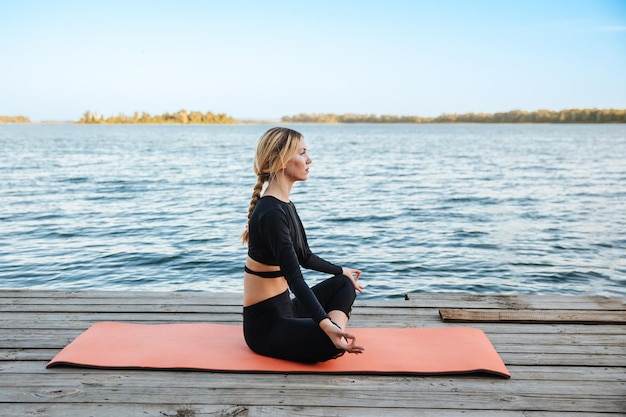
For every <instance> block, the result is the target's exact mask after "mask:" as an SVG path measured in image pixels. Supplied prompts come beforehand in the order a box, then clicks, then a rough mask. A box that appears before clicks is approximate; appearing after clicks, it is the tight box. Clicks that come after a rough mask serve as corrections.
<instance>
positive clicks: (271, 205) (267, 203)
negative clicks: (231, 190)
mask: <svg viewBox="0 0 626 417" xmlns="http://www.w3.org/2000/svg"><path fill="white" fill-rule="evenodd" d="M288 205H289V203H285V202H283V201H281V200H279V199H278V198H276V197H273V196H271V195H267V196H263V197H261V198H260V199H259V201H257V203H256V207H255V208H254V211H255V212H257V213H258V214H259V215H267V214H269V213H274V214H280V215H284V214H285V213H286V209H287V207H288Z"/></svg>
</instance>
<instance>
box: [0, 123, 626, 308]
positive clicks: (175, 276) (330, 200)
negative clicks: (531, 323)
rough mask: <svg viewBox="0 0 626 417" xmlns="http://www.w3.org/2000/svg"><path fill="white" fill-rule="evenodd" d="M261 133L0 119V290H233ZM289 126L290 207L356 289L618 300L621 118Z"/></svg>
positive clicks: (624, 165) (624, 208)
mask: <svg viewBox="0 0 626 417" xmlns="http://www.w3.org/2000/svg"><path fill="white" fill-rule="evenodd" d="M268 127H269V126H268V125H215V126H213V125H195V126H179V125H176V126H172V125H69V124H61V125H47V124H31V125H0V287H3V288H31V289H70V290H81V289H99V290H163V291H211V292H241V291H242V288H243V287H242V268H243V263H244V260H245V256H246V247H245V246H243V245H241V243H240V241H239V236H240V234H241V231H242V230H243V227H244V225H245V221H246V212H247V207H248V203H249V197H250V194H251V192H252V187H253V185H254V182H255V180H256V178H255V176H254V175H253V172H252V158H253V153H254V149H255V146H256V142H257V140H258V137H259V136H260V135H261V134H262V133H263V132H264V131H265V130H266V129H267V128H268ZM293 127H294V128H296V129H297V130H300V131H301V132H302V133H303V134H304V135H305V139H306V141H307V145H308V148H309V154H310V156H311V158H312V159H313V163H312V165H311V171H310V174H309V180H308V181H307V182H304V183H298V184H296V186H295V187H294V190H293V192H292V201H293V202H294V203H295V204H296V207H297V208H298V212H299V214H300V216H301V218H302V220H303V223H304V225H305V228H306V230H307V234H308V238H309V244H310V246H311V247H312V249H313V250H314V252H316V253H317V254H318V255H320V256H322V257H324V258H327V259H328V260H330V261H332V262H335V263H338V264H340V265H346V266H352V267H356V268H360V269H362V270H363V275H362V280H363V283H364V284H366V285H367V287H366V293H365V294H363V295H362V296H360V297H364V298H365V297H367V298H379V299H381V298H394V297H402V296H404V294H406V293H410V292H429V293H434V292H465V293H474V294H487V293H499V294H511V293H525V294H597V295H608V296H610V295H620V296H624V295H626V204H625V203H626V162H624V161H626V126H624V125H419V124H415V125H412V124H401V125H382V124H381V125H371V124H356V125H295V126H293ZM305 277H306V278H307V281H309V282H310V283H311V284H314V283H315V282H317V281H318V280H320V279H323V278H324V277H323V276H321V275H320V274H319V273H317V272H313V271H305Z"/></svg>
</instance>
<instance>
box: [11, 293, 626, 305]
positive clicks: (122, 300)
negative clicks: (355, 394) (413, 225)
mask: <svg viewBox="0 0 626 417" xmlns="http://www.w3.org/2000/svg"><path fill="white" fill-rule="evenodd" d="M409 296H410V298H409V300H404V299H403V298H395V299H376V298H365V297H362V296H358V297H357V301H356V304H355V305H356V306H359V305H362V306H376V307H378V308H383V309H384V308H387V307H395V308H399V307H400V308H401V307H404V308H429V307H430V308H433V307H436V308H474V307H476V308H496V309H547V310H551V309H560V310H569V309H574V310H586V309H591V310H605V309H612V310H624V309H625V308H626V299H625V298H624V297H604V296H590V295H585V296H570V295H532V294H521V295H493V294H485V295H482V294H455V293H437V294H426V293H423V294H410V295H409ZM20 300H21V301H20ZM45 300H49V301H45ZM69 300H83V301H85V302H88V303H90V304H99V303H104V304H107V303H108V304H116V303H117V304H135V303H139V304H146V303H159V302H160V303H162V304H166V305H167V304H173V303H176V304H187V303H191V304H205V305H208V304H211V305H241V300H242V296H241V294H236V293H224V294H221V293H211V292H159V291H146V292H144V291H59V290H25V289H18V290H11V289H2V290H0V306H1V305H2V304H8V303H15V302H18V303H38V302H47V303H51V304H54V303H56V304H59V303H66V302H68V301H69Z"/></svg>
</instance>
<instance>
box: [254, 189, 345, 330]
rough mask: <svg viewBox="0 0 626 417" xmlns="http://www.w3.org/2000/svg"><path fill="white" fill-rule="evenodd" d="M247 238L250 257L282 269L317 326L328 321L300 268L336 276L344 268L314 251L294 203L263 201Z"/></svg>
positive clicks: (263, 198)
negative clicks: (325, 320)
mask: <svg viewBox="0 0 626 417" xmlns="http://www.w3.org/2000/svg"><path fill="white" fill-rule="evenodd" d="M248 236H249V241H248V255H249V256H250V257H251V258H252V259H254V260H255V261H257V262H260V263H263V264H266V265H276V266H280V270H281V272H282V273H283V275H284V276H285V279H286V280H287V284H288V285H289V289H290V290H291V292H292V293H293V294H294V295H295V296H296V298H297V299H298V300H300V302H301V303H302V304H303V305H304V306H305V308H306V309H307V311H308V312H309V314H310V315H311V318H312V319H313V320H314V321H315V322H316V323H319V322H320V321H322V320H323V319H325V318H328V314H326V311H324V309H323V308H322V306H321V305H320V303H319V301H318V300H317V298H316V297H315V294H313V291H311V288H309V286H308V285H307V283H306V282H305V281H304V277H303V276H302V271H301V270H300V265H301V266H303V267H304V268H307V269H313V270H316V271H319V272H324V273H327V274H333V275H338V274H341V273H342V268H341V267H340V266H337V265H334V264H332V263H330V262H328V261H326V260H324V259H322V258H320V257H319V256H317V255H315V254H314V253H313V252H312V251H311V249H310V248H309V244H308V242H307V239H306V234H305V232H304V227H303V226H302V222H301V221H300V217H299V216H298V213H297V211H296V207H295V206H294V204H293V203H292V202H289V203H285V202H284V201H281V200H279V199H277V198H275V197H272V196H264V197H262V198H260V199H259V201H258V202H257V204H256V206H255V208H254V211H253V213H252V216H251V217H250V222H249V223H248Z"/></svg>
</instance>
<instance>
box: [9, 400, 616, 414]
mask: <svg viewBox="0 0 626 417" xmlns="http://www.w3.org/2000/svg"><path fill="white" fill-rule="evenodd" d="M418 412H420V414H421V413H424V412H425V413H427V415H428V416H429V417H496V416H497V417H607V414H606V413H589V412H567V413H561V412H550V411H509V410H496V411H490V410H450V409H447V410H446V409H443V410H435V409H426V410H424V409H422V410H416V409H409V408H383V407H368V408H363V407H359V408H352V407H340V406H336V405H332V404H329V405H319V406H315V407H313V406H311V407H294V406H288V405H276V406H254V405H245V406H242V405H229V404H202V403H200V402H199V401H196V402H194V403H191V404H181V403H173V404H167V403H162V402H160V403H155V404H132V403H128V404H110V403H98V404H93V403H91V404H90V403H65V404H44V405H41V404H8V405H5V404H3V409H2V410H1V411H0V416H7V417H9V416H10V417H15V416H46V417H67V416H98V417H120V416H144V417H204V416H207V417H209V416H210V417H257V416H262V417H265V416H273V417H327V416H329V415H333V416H342V417H380V416H386V417H414V416H415V415H416V413H418Z"/></svg>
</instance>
